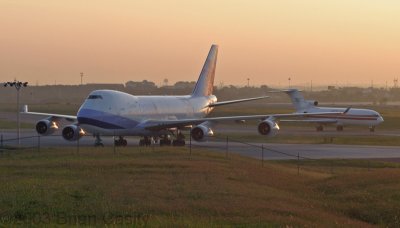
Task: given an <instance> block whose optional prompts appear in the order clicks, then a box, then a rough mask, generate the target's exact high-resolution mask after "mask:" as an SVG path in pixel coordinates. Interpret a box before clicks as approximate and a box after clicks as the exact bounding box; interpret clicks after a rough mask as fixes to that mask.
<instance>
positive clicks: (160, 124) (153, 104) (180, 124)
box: [22, 45, 341, 146]
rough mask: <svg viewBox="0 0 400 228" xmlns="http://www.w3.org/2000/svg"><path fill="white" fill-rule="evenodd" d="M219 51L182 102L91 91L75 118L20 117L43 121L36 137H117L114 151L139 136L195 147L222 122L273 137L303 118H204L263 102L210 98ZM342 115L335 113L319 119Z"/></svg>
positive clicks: (213, 48) (212, 53) (146, 141)
mask: <svg viewBox="0 0 400 228" xmlns="http://www.w3.org/2000/svg"><path fill="white" fill-rule="evenodd" d="M217 54H218V46H217V45H212V46H211V49H210V51H209V53H208V56H207V59H206V61H205V63H204V65H203V68H202V70H201V73H200V76H199V78H198V81H197V82H196V85H195V87H194V90H193V92H192V94H190V95H185V96H134V95H131V94H128V93H124V92H120V91H115V90H95V91H92V92H91V93H90V94H89V96H88V97H87V99H86V100H85V101H84V103H83V104H82V105H81V107H80V108H79V110H78V113H77V115H76V116H72V115H62V114H52V113H39V112H29V111H28V107H27V105H25V106H24V110H23V112H22V113H25V114H31V115H41V116H46V117H47V118H45V119H42V120H40V121H38V122H37V124H36V131H37V133H38V134H40V135H50V134H53V133H54V132H55V131H56V130H57V129H58V128H59V126H58V125H59V123H60V121H61V120H63V119H64V120H67V121H70V122H72V124H70V125H67V126H65V127H64V128H63V129H62V131H61V133H62V137H63V138H64V139H66V140H68V141H75V140H78V139H79V138H80V137H82V136H83V135H85V134H86V133H91V134H92V135H93V136H94V137H95V138H96V140H95V146H103V144H102V143H101V138H100V136H114V137H115V136H118V137H119V138H118V139H116V140H115V141H114V144H115V145H116V146H126V145H127V141H126V140H125V139H124V136H140V137H142V138H141V139H140V141H139V145H143V146H144V145H146V146H147V145H150V144H151V142H152V139H159V141H160V142H159V143H160V145H171V139H170V138H171V136H173V137H174V139H173V140H172V145H174V146H183V145H185V137H184V135H183V134H182V133H181V131H182V130H190V135H191V137H192V139H193V140H195V141H206V140H207V139H208V138H209V137H211V136H213V135H214V132H213V129H212V128H213V126H214V125H215V124H216V123H218V122H221V121H245V120H249V119H258V120H260V121H261V122H260V123H259V124H258V126H257V129H258V132H259V133H260V134H261V135H266V136H273V135H276V134H277V132H278V131H279V126H278V124H277V121H276V120H277V119H280V118H287V117H304V116H308V114H304V113H294V114H293V113H291V114H270V115H268V114H267V115H251V116H225V117H212V118H207V117H206V116H207V115H208V114H209V113H210V112H211V111H212V110H213V109H214V108H215V107H218V106H221V105H228V104H234V103H239V102H247V101H251V100H257V99H263V98H266V96H262V97H255V98H247V99H240V100H231V101H222V102H218V101H217V97H216V96H214V95H213V94H212V93H213V88H214V76H215V70H216V63H217ZM324 114H338V115H339V114H341V113H338V112H336V111H335V112H327V113H319V115H324Z"/></svg>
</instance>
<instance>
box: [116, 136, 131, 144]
mask: <svg viewBox="0 0 400 228" xmlns="http://www.w3.org/2000/svg"><path fill="white" fill-rule="evenodd" d="M114 145H115V146H123V147H125V146H126V145H128V142H127V141H126V139H124V137H122V136H119V137H118V139H116V140H114Z"/></svg>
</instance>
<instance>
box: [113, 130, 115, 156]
mask: <svg viewBox="0 0 400 228" xmlns="http://www.w3.org/2000/svg"><path fill="white" fill-rule="evenodd" d="M113 150H114V155H115V131H114V135H113Z"/></svg>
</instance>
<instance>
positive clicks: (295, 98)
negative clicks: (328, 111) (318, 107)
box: [284, 89, 311, 112]
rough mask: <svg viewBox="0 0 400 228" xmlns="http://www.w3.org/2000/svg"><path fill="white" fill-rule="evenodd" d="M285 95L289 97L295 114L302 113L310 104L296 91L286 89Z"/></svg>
mask: <svg viewBox="0 0 400 228" xmlns="http://www.w3.org/2000/svg"><path fill="white" fill-rule="evenodd" d="M284 92H285V93H287V95H289V97H290V99H291V100H292V103H293V106H294V107H295V109H296V111H297V112H303V111H305V110H307V109H308V108H310V105H311V104H310V103H309V102H308V101H307V100H305V99H304V97H303V95H302V94H301V92H300V91H299V90H297V89H288V90H284Z"/></svg>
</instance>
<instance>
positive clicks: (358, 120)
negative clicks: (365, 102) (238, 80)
mask: <svg viewBox="0 0 400 228" xmlns="http://www.w3.org/2000/svg"><path fill="white" fill-rule="evenodd" d="M283 92H285V93H287V94H288V95H289V96H290V98H291V100H292V103H293V106H294V107H295V109H296V112H295V113H309V114H318V113H320V112H322V113H326V112H343V111H344V110H346V108H330V107H318V101H314V100H305V99H304V97H303V95H302V94H301V93H300V91H299V90H297V89H289V90H283ZM282 121H286V122H288V121H294V122H299V121H301V122H309V123H315V124H317V127H316V129H317V131H323V129H324V128H323V125H326V124H336V130H338V131H343V127H344V126H346V125H363V126H368V127H369V130H370V131H371V132H373V131H375V126H377V125H379V124H380V123H382V122H383V118H382V116H381V115H380V114H379V113H378V112H376V111H374V110H371V109H357V108H351V110H349V111H348V112H347V114H346V115H341V114H332V115H321V116H319V115H313V116H310V117H308V118H307V120H282Z"/></svg>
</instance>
